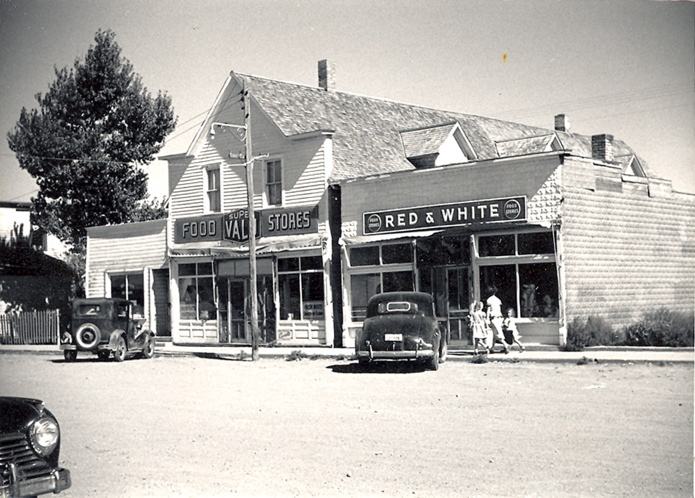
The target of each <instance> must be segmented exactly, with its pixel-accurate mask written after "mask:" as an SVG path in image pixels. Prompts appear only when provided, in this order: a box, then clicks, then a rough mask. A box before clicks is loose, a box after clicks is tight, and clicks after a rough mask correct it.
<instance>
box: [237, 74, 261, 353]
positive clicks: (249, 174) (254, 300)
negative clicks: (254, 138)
mask: <svg viewBox="0 0 695 498" xmlns="http://www.w3.org/2000/svg"><path fill="white" fill-rule="evenodd" d="M248 96H249V92H248V90H247V89H246V81H243V83H242V87H241V102H242V106H243V111H244V127H245V128H246V161H245V162H246V194H247V197H248V204H249V279H250V280H251V282H250V294H251V296H250V297H251V361H258V359H259V358H260V355H259V354H258V343H259V340H260V335H261V334H260V330H259V328H258V282H257V268H256V210H255V209H254V206H253V198H254V188H253V163H254V161H255V160H256V158H254V157H253V148H252V142H251V126H250V125H251V102H250V101H249V98H248Z"/></svg>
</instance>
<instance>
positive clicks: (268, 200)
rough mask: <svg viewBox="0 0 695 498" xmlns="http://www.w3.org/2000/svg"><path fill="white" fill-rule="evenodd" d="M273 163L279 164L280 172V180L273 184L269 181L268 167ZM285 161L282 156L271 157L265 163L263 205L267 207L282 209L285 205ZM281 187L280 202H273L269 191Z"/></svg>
mask: <svg viewBox="0 0 695 498" xmlns="http://www.w3.org/2000/svg"><path fill="white" fill-rule="evenodd" d="M273 163H278V165H279V166H278V167H279V170H280V175H279V176H280V178H279V180H278V181H275V182H273V183H271V182H270V181H269V175H268V166H269V165H270V164H273ZM283 164H284V160H283V158H282V157H280V156H274V157H269V158H267V159H265V160H264V161H263V205H264V206H266V207H282V206H284V205H285V187H284V185H285V171H284V167H283ZM278 185H279V186H280V193H279V195H280V202H279V203H278V202H271V198H270V192H269V189H270V187H271V186H278Z"/></svg>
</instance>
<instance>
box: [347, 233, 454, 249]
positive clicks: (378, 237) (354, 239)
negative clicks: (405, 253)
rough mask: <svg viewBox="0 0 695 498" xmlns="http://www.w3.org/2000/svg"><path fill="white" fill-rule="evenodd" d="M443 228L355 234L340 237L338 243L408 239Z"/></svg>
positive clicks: (348, 243) (365, 242)
mask: <svg viewBox="0 0 695 498" xmlns="http://www.w3.org/2000/svg"><path fill="white" fill-rule="evenodd" d="M443 231H444V230H416V231H412V232H407V233H402V232H399V233H380V234H375V235H357V236H355V237H341V238H340V245H342V246H354V245H357V244H369V243H373V242H387V241H397V240H408V239H413V238H418V237H431V236H432V235H435V234H438V233H440V232H443Z"/></svg>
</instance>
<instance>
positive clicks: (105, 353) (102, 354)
mask: <svg viewBox="0 0 695 498" xmlns="http://www.w3.org/2000/svg"><path fill="white" fill-rule="evenodd" d="M97 356H98V357H99V359H100V360H108V359H109V356H111V351H108V350H105V349H102V350H99V351H97Z"/></svg>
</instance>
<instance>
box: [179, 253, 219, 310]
mask: <svg viewBox="0 0 695 498" xmlns="http://www.w3.org/2000/svg"><path fill="white" fill-rule="evenodd" d="M178 269H179V278H178V283H179V296H180V310H181V311H180V313H181V319H182V320H214V319H216V318H217V307H216V306H215V292H214V283H213V280H214V279H213V272H212V263H183V264H180V265H179V268H178Z"/></svg>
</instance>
